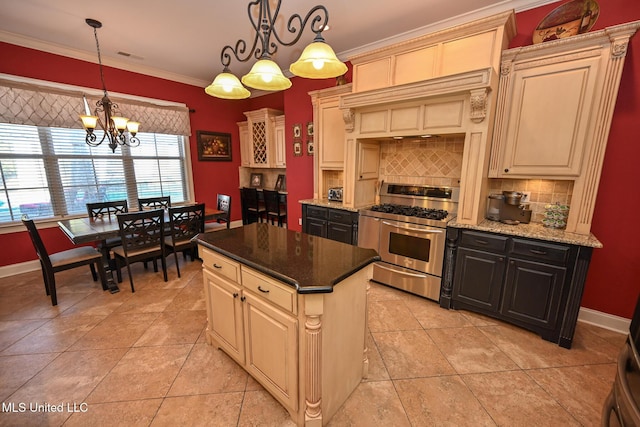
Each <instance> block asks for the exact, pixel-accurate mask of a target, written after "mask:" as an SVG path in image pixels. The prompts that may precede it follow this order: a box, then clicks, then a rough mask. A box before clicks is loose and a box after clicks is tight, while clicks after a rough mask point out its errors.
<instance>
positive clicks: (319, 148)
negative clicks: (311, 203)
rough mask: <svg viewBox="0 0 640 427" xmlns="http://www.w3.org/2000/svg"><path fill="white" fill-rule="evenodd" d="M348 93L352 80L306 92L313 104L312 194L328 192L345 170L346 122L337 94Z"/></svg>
mask: <svg viewBox="0 0 640 427" xmlns="http://www.w3.org/2000/svg"><path fill="white" fill-rule="evenodd" d="M347 93H351V84H346V85H342V86H335V87H330V88H327V89H322V90H316V91H313V92H309V95H310V96H311V102H312V104H313V128H314V130H313V133H314V136H313V138H314V151H315V156H314V196H315V197H316V198H323V197H326V196H327V190H328V189H329V187H340V186H342V185H343V184H342V182H340V180H339V178H337V177H341V176H342V174H343V171H344V159H345V138H346V130H345V122H344V119H343V112H342V110H341V109H340V96H341V95H343V94H347Z"/></svg>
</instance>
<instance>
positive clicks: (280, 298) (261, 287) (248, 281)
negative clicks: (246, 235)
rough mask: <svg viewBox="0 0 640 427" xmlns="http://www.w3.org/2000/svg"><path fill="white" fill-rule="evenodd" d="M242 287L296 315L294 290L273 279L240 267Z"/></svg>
mask: <svg viewBox="0 0 640 427" xmlns="http://www.w3.org/2000/svg"><path fill="white" fill-rule="evenodd" d="M241 273H242V285H243V286H244V287H245V288H246V289H249V290H250V291H252V292H253V293H255V294H256V295H259V296H260V297H262V298H264V299H266V300H267V301H270V302H272V303H273V304H276V305H277V306H279V307H282V308H283V309H285V310H287V311H289V312H292V313H294V314H296V311H297V310H296V295H297V293H296V290H295V289H294V288H292V287H290V286H287V285H282V284H280V283H278V282H277V281H275V280H274V279H272V278H270V277H267V276H265V275H264V274H262V273H258V272H257V271H255V270H251V269H249V268H246V267H244V266H242V268H241Z"/></svg>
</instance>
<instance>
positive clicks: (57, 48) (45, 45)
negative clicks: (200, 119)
mask: <svg viewBox="0 0 640 427" xmlns="http://www.w3.org/2000/svg"><path fill="white" fill-rule="evenodd" d="M0 41H3V42H6V43H11V44H15V45H18V46H22V47H26V48H30V49H36V50H41V51H43V52H47V53H53V54H56V55H61V56H66V57H68V58H73V59H79V60H81V61H86V62H92V63H94V64H97V63H98V57H97V55H96V54H93V53H91V54H90V53H89V52H85V51H82V50H78V49H72V48H69V47H66V46H61V45H58V44H55V43H50V42H47V41H44V40H38V39H34V38H31V37H26V36H22V35H19V34H15V33H11V32H8V31H2V30H0ZM102 63H103V65H105V66H107V67H113V68H118V69H120V70H124V71H130V72H133V73H139V74H144V75H147V76H152V77H158V78H161V79H166V80H171V81H174V82H178V83H184V84H188V85H192V86H198V87H202V88H205V87H207V86H208V85H209V84H210V83H211V82H210V81H205V80H201V79H196V78H193V77H189V76H185V75H182V74H177V73H171V72H169V71H165V70H160V69H158V68H154V67H146V66H144V65H139V64H134V63H131V62H125V61H118V60H115V59H113V58H108V57H103V60H102Z"/></svg>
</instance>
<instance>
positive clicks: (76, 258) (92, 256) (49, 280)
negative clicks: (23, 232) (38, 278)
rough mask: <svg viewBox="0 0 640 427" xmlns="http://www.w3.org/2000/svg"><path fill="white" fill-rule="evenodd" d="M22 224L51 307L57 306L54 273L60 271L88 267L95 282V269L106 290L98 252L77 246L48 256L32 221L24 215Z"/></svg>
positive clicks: (104, 276) (96, 278) (89, 247)
mask: <svg viewBox="0 0 640 427" xmlns="http://www.w3.org/2000/svg"><path fill="white" fill-rule="evenodd" d="M22 223H23V224H24V226H25V227H27V231H28V232H29V237H31V242H32V243H33V247H34V248H35V250H36V254H37V255H38V259H39V260H40V267H41V268H42V278H43V279H44V289H45V291H46V293H47V295H50V296H51V305H53V306H55V305H58V296H57V293H56V277H55V273H58V272H60V271H65V270H70V269H72V268H76V267H81V266H83V265H88V266H89V268H90V269H91V276H92V277H93V281H94V282H95V281H96V280H98V276H97V275H96V267H97V269H98V274H99V275H100V281H101V282H102V289H103V290H106V289H107V275H106V274H105V271H104V266H103V265H102V254H100V252H98V251H97V250H96V249H95V248H93V247H91V246H78V247H75V248H73V249H68V250H66V251H61V252H56V253H52V254H51V255H49V253H48V252H47V249H46V248H45V246H44V243H43V242H42V238H41V237H40V233H39V232H38V228H37V227H36V225H35V223H34V222H33V220H31V219H29V218H28V217H27V216H26V215H23V216H22Z"/></svg>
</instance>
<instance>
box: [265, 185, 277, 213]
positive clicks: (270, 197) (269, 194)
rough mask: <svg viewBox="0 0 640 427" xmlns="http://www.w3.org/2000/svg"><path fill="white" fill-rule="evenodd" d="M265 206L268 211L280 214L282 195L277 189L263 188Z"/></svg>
mask: <svg viewBox="0 0 640 427" xmlns="http://www.w3.org/2000/svg"><path fill="white" fill-rule="evenodd" d="M262 194H263V196H264V207H265V209H266V210H267V212H268V213H271V214H275V215H278V214H279V213H280V195H279V194H278V192H277V191H273V190H262Z"/></svg>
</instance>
